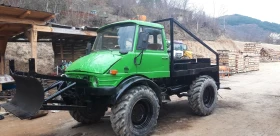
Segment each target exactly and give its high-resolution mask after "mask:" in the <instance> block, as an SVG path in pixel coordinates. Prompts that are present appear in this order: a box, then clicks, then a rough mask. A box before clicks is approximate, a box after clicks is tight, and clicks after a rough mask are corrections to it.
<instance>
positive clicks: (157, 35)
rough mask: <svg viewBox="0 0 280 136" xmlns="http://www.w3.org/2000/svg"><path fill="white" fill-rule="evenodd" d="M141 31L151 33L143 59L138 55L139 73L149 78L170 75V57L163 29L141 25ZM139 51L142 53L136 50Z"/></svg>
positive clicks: (137, 67) (137, 51) (137, 66)
mask: <svg viewBox="0 0 280 136" xmlns="http://www.w3.org/2000/svg"><path fill="white" fill-rule="evenodd" d="M140 32H146V33H149V41H148V47H147V49H146V50H145V51H144V52H143V54H142V61H141V56H139V57H137V63H138V65H136V69H137V74H139V75H144V76H146V77H148V78H162V77H169V76H170V71H169V64H170V63H169V61H170V58H169V55H168V53H167V47H166V46H164V43H165V42H164V41H163V39H164V38H163V31H162V30H161V29H158V28H153V27H144V26H140V27H139V33H140ZM136 49H137V48H136ZM137 53H138V54H140V53H141V50H136V54H137Z"/></svg>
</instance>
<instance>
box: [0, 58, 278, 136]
mask: <svg viewBox="0 0 280 136" xmlns="http://www.w3.org/2000/svg"><path fill="white" fill-rule="evenodd" d="M221 83H222V86H224V87H231V89H232V90H220V91H219V95H220V96H221V97H219V101H218V106H217V109H216V110H215V112H214V113H213V114H212V115H210V116H207V117H198V116H196V115H194V114H193V113H192V112H191V110H190V108H189V106H188V102H187V99H186V98H181V99H179V98H177V97H172V100H173V101H172V102H171V103H168V104H167V105H164V106H163V107H162V108H161V112H160V118H159V121H158V127H157V128H156V130H155V131H154V132H153V134H152V135H155V136H156V135H163V136H176V135H178V136H179V135H188V136H200V135H207V136H217V135H219V136H228V135H230V136H240V135H242V136H244V135H245V136H253V135H254V136H255V135H257V136H259V135H262V136H266V135H267V136H279V135H280V129H278V125H279V124H280V106H278V105H279V104H280V63H263V64H261V65H260V71H256V72H250V73H244V74H238V75H234V76H232V77H230V78H227V77H226V78H223V79H222V80H221ZM108 114H110V113H108ZM0 135H1V136H17V135H31V136H32V135H46V136H47V135H50V136H52V135H57V136H65V135H68V136H102V135H105V136H107V135H108V136H110V135H114V133H113V130H112V128H111V125H110V121H109V118H108V117H104V119H102V121H101V122H100V123H98V124H92V125H81V124H79V123H77V122H76V121H75V120H73V119H72V118H71V117H70V115H69V114H68V113H67V112H58V113H49V114H48V115H47V116H45V117H41V118H38V119H34V120H20V119H18V118H15V117H14V116H12V115H9V116H6V118H5V119H4V120H1V121H0Z"/></svg>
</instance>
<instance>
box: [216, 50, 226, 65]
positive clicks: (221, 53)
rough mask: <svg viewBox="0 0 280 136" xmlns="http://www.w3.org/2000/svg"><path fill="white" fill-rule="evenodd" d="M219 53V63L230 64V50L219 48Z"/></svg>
mask: <svg viewBox="0 0 280 136" xmlns="http://www.w3.org/2000/svg"><path fill="white" fill-rule="evenodd" d="M218 54H219V65H220V66H228V65H229V62H228V61H229V50H218Z"/></svg>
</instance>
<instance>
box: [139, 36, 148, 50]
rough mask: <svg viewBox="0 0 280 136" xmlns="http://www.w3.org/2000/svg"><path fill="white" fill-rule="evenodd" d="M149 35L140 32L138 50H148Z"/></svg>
mask: <svg viewBox="0 0 280 136" xmlns="http://www.w3.org/2000/svg"><path fill="white" fill-rule="evenodd" d="M148 40H149V33H146V32H140V33H139V37H138V45H137V49H138V50H146V49H147V47H148Z"/></svg>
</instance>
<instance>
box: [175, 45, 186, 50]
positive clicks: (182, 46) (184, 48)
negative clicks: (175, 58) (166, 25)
mask: <svg viewBox="0 0 280 136" xmlns="http://www.w3.org/2000/svg"><path fill="white" fill-rule="evenodd" d="M174 50H180V51H183V50H187V46H186V45H184V44H181V43H174Z"/></svg>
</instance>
